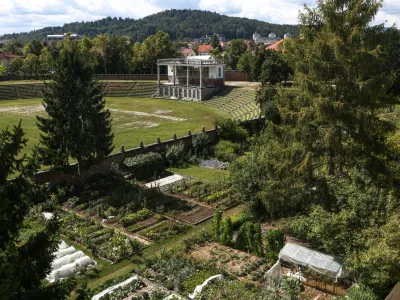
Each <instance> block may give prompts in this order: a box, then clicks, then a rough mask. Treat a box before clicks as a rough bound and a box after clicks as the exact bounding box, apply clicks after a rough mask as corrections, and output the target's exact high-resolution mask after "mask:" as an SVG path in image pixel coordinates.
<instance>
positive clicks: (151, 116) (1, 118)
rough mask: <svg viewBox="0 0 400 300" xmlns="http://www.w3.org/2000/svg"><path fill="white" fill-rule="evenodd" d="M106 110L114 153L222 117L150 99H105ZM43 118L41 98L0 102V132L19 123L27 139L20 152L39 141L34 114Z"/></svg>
mask: <svg viewBox="0 0 400 300" xmlns="http://www.w3.org/2000/svg"><path fill="white" fill-rule="evenodd" d="M106 101H107V108H109V109H110V110H111V114H112V118H113V130H114V134H115V138H114V145H115V149H114V152H118V151H119V149H120V147H121V145H123V146H125V149H129V148H135V147H138V146H139V142H140V141H143V143H144V144H151V143H155V142H156V140H157V137H160V139H161V140H166V139H171V138H172V136H173V134H174V133H176V134H177V136H178V137H180V136H184V135H186V134H187V132H188V130H190V131H191V132H192V133H197V132H200V131H201V128H202V126H204V127H205V128H206V129H211V128H212V127H213V126H214V120H215V119H217V118H218V117H221V116H226V114H225V113H224V112H222V111H220V110H218V109H216V108H213V107H209V106H206V105H202V104H200V103H195V102H184V101H174V100H162V99H150V98H122V97H118V98H106ZM38 114H40V115H44V114H45V112H44V111H43V107H42V105H41V99H19V100H2V101H0V130H3V129H5V128H7V127H9V128H10V129H11V128H12V126H13V125H16V124H18V122H19V120H22V127H23V130H24V131H25V133H26V137H27V138H28V145H27V147H26V148H25V149H24V151H29V150H30V149H32V147H33V146H34V145H35V144H37V143H38V142H39V130H38V128H37V126H36V120H35V116H36V115H38Z"/></svg>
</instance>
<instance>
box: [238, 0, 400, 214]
mask: <svg viewBox="0 0 400 300" xmlns="http://www.w3.org/2000/svg"><path fill="white" fill-rule="evenodd" d="M380 6H381V1H378V0H341V1H337V0H320V1H318V6H317V8H316V9H314V10H312V9H309V8H307V7H306V8H305V10H304V12H303V13H301V14H300V21H301V27H302V34H301V37H300V38H298V39H293V40H291V41H290V40H289V41H287V42H285V43H284V51H283V52H284V53H285V56H286V59H287V61H288V62H289V64H290V65H291V66H292V68H293V70H294V81H295V87H293V88H291V89H287V88H280V89H278V91H277V93H276V95H274V96H273V97H274V101H272V103H271V101H270V99H265V100H269V101H265V102H266V103H267V102H268V111H271V112H274V113H273V117H274V118H273V120H270V121H268V122H267V126H266V127H267V128H266V130H265V132H264V133H263V135H262V136H261V138H260V139H259V140H258V144H257V145H256V147H255V149H254V150H255V151H254V152H255V154H256V156H257V161H258V163H259V164H262V165H263V166H265V167H264V168H263V170H264V171H263V174H262V178H260V180H257V182H253V183H252V185H255V184H257V185H258V186H259V191H257V192H256V193H255V194H253V196H252V197H251V199H246V200H248V201H249V202H252V203H253V204H254V205H257V204H258V205H259V204H260V203H262V204H263V205H264V207H265V210H266V211H267V212H268V213H269V214H270V216H271V217H278V216H280V215H285V214H286V215H287V214H291V213H295V212H299V211H301V210H304V209H306V208H307V207H309V206H310V205H312V204H313V203H318V204H321V205H328V206H329V205H330V204H329V203H330V202H331V199H330V197H331V195H330V194H329V192H328V191H327V187H326V178H327V176H333V177H342V176H346V175H347V173H348V170H350V169H352V168H358V169H359V170H363V172H367V173H368V174H369V175H370V176H372V177H373V178H374V180H375V182H376V183H377V184H386V183H389V182H390V180H387V179H388V178H390V177H391V175H392V174H391V172H390V168H388V167H387V162H386V159H387V157H388V155H387V154H388V149H387V141H386V139H387V137H388V135H389V133H390V132H392V131H393V130H394V129H395V126H394V124H393V123H391V121H390V120H389V119H388V118H384V117H383V114H384V113H386V112H387V109H388V108H390V107H392V106H393V105H394V104H396V103H397V101H398V98H397V97H396V96H394V95H393V93H391V87H392V85H393V82H394V79H395V74H394V72H392V71H390V69H388V68H387V67H386V61H385V58H384V55H383V53H382V51H381V50H382V47H381V46H380V45H379V42H380V40H381V38H382V36H383V35H384V32H383V30H381V31H379V28H371V27H370V26H369V24H370V22H371V21H372V20H373V18H374V16H375V15H376V13H377V12H378V9H379V7H380ZM266 95H267V94H266ZM268 95H273V93H268ZM243 164H244V165H246V162H243ZM244 172H246V167H245V168H244V169H243V168H240V166H239V165H238V166H237V169H235V170H234V171H233V172H231V174H233V177H237V179H238V183H237V184H236V186H235V187H238V188H241V187H243V188H244V187H246V186H248V184H245V183H243V184H242V183H240V182H241V180H242V178H246V176H245V174H244ZM248 172H252V170H248ZM233 179H234V180H235V178H233ZM243 190H244V189H243ZM239 192H240V191H239ZM258 208H259V206H257V211H258V212H260V210H259V209H258Z"/></svg>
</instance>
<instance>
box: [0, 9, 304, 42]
mask: <svg viewBox="0 0 400 300" xmlns="http://www.w3.org/2000/svg"><path fill="white" fill-rule="evenodd" d="M158 30H162V31H164V32H167V33H169V35H170V37H171V39H173V40H181V41H182V40H191V39H193V38H198V37H201V36H204V35H205V34H212V33H221V34H223V35H225V37H226V38H227V39H234V38H247V39H249V38H251V36H252V34H253V33H254V32H257V33H260V34H261V35H263V36H264V35H268V34H269V33H271V32H274V33H276V34H277V35H279V36H283V35H284V34H285V33H287V32H289V33H292V34H296V33H298V30H299V29H298V26H296V25H278V24H271V23H267V22H263V21H258V20H251V19H247V18H237V17H228V16H225V15H220V14H218V13H214V12H209V11H201V10H187V9H183V10H175V9H174V10H166V11H163V12H160V13H157V14H154V15H150V16H147V17H145V18H143V19H138V20H135V19H130V18H125V19H122V18H111V17H107V18H104V19H101V20H98V21H91V22H75V23H70V24H65V25H64V26H58V27H45V28H43V29H39V30H34V31H31V32H29V33H19V34H7V35H4V38H5V39H18V40H21V41H26V40H33V39H43V38H45V37H46V35H48V34H63V33H65V32H72V33H77V34H80V35H87V36H89V37H94V36H96V35H98V34H101V33H106V34H109V35H118V36H121V35H122V36H129V37H132V38H133V40H135V41H142V40H143V39H145V38H146V37H147V36H149V35H151V34H155V33H156V32H157V31H158Z"/></svg>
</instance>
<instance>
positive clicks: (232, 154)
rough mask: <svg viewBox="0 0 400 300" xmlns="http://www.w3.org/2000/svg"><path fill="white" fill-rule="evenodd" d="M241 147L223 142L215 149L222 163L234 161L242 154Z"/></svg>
mask: <svg viewBox="0 0 400 300" xmlns="http://www.w3.org/2000/svg"><path fill="white" fill-rule="evenodd" d="M241 148H242V147H241V145H239V144H235V143H232V142H230V141H225V140H222V141H220V142H219V143H218V144H217V145H215V147H214V153H215V156H216V157H217V158H218V159H219V160H221V161H233V160H235V159H236V157H237V154H241V152H242V151H241Z"/></svg>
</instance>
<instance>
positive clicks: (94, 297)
mask: <svg viewBox="0 0 400 300" xmlns="http://www.w3.org/2000/svg"><path fill="white" fill-rule="evenodd" d="M134 280H139V277H138V276H137V275H134V276H132V277H130V278H128V279H127V280H125V281H122V282H120V283H118V284H116V285H113V286H111V287H109V288H107V289H105V290H104V291H102V292H100V293H98V294H96V295H94V296H93V297H92V300H98V299H100V298H101V297H103V296H104V295H107V294H111V293H112V292H113V291H114V290H115V289H117V288H119V287H121V286H125V285H127V284H129V283H131V282H132V281H134Z"/></svg>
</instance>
